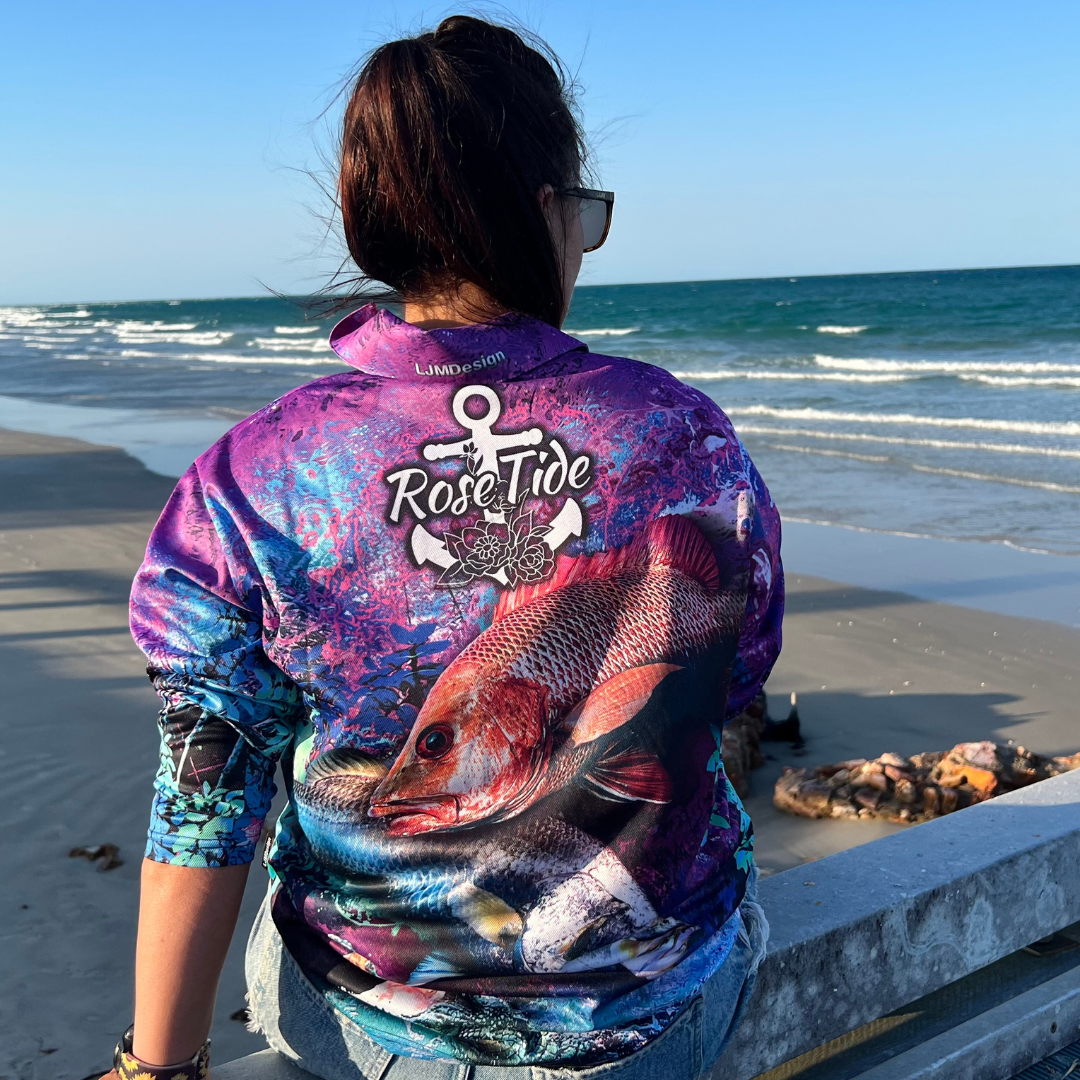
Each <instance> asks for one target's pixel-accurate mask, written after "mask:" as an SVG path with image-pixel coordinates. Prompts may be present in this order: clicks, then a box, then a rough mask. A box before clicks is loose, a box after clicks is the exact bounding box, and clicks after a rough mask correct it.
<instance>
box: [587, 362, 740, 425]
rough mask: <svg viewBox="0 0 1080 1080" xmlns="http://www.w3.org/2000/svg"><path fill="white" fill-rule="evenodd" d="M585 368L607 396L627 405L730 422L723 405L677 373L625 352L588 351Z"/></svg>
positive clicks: (630, 407) (607, 398)
mask: <svg viewBox="0 0 1080 1080" xmlns="http://www.w3.org/2000/svg"><path fill="white" fill-rule="evenodd" d="M587 370H591V372H592V373H593V375H594V377H595V378H596V380H597V383H598V384H599V385H601V386H602V387H603V389H604V395H605V398H606V400H607V401H608V402H609V403H611V404H613V405H615V404H619V405H622V406H623V407H625V408H627V409H639V410H642V409H643V410H650V409H655V408H657V407H660V408H668V409H674V410H680V409H683V410H691V411H693V412H695V413H701V412H704V413H706V414H709V415H713V416H716V417H718V418H720V417H722V418H723V420H724V422H725V423H729V424H730V421H728V419H727V416H726V415H725V413H724V411H723V409H722V408H721V407H720V405H718V404H717V402H716V401H714V400H713V399H712V398H711V397H709V396H708V394H705V393H703V392H702V391H700V390H698V389H697V388H695V387H693V386H690V385H689V384H688V383H685V382H683V381H682V379H681V378H679V375H678V373H676V372H672V371H669V370H668V369H667V368H664V367H660V366H659V365H658V364H650V363H649V362H648V361H646V360H633V359H631V358H630V357H626V356H607V355H605V354H603V353H594V352H590V353H589V354H588V360H587Z"/></svg>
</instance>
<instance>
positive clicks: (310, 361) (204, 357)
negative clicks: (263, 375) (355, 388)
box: [151, 353, 343, 367]
mask: <svg viewBox="0 0 1080 1080" xmlns="http://www.w3.org/2000/svg"><path fill="white" fill-rule="evenodd" d="M151 355H154V356H157V355H159V354H157V353H153V354H151ZM168 358H169V359H170V360H198V361H199V362H200V363H205V364H249V365H250V366H251V367H264V366H265V365H267V364H285V365H287V366H289V367H318V366H319V365H327V364H329V365H330V366H332V367H341V365H342V363H343V361H341V360H339V359H338V358H337V356H336V355H334V354H331V355H330V356H259V355H257V354H256V355H252V354H249V355H247V356H242V355H240V354H238V353H178V354H175V355H170V356H169V357H168Z"/></svg>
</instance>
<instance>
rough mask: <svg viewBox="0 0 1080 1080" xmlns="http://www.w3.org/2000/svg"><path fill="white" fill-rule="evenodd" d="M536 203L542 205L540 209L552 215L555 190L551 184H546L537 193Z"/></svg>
mask: <svg viewBox="0 0 1080 1080" xmlns="http://www.w3.org/2000/svg"><path fill="white" fill-rule="evenodd" d="M536 201H537V202H538V203H539V204H540V209H541V210H543V211H544V213H545V214H548V215H550V214H551V208H552V205H553V204H554V202H555V189H554V188H553V187H552V186H551V185H550V184H544V186H543V187H541V188H540V190H539V191H537V193H536Z"/></svg>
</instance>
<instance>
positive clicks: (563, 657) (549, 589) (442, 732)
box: [368, 515, 745, 836]
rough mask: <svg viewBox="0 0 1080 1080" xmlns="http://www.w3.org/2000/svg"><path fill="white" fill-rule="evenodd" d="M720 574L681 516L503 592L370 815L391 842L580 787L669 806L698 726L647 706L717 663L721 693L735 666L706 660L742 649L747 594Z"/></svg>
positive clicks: (507, 813)
mask: <svg viewBox="0 0 1080 1080" xmlns="http://www.w3.org/2000/svg"><path fill="white" fill-rule="evenodd" d="M719 580H720V578H719V571H718V568H717V565H716V559H715V557H714V555H713V553H712V551H711V549H710V548H709V545H708V543H707V542H706V540H705V538H704V536H703V535H702V533H701V532H700V531H699V529H698V528H697V527H696V526H695V525H694V524H693V523H692V522H691V521H690V520H689V519H688V518H685V517H679V516H676V515H672V516H668V517H662V518H660V519H658V520H657V521H655V522H653V523H652V524H651V525H649V526H648V527H647V528H646V529H645V531H644V532H643V533H642V534H641V535H640V536H639V537H638V538H637V539H635V540H634V541H632V542H631V543H629V544H627V545H626V546H624V547H622V548H617V549H615V550H612V551H609V552H605V553H602V554H599V555H592V556H582V557H579V558H567V557H563V558H562V559H560V560H559V564H558V567H557V569H556V572H555V574H554V576H553V577H552V578H551V579H549V580H548V581H546V582H544V583H542V584H540V585H534V586H527V587H523V588H519V589H517V590H515V591H514V592H511V593H506V594H504V596H503V597H502V598H501V599H500V601H499V603H498V605H497V607H496V610H495V617H494V622H493V623H492V625H491V626H490V627H489V628H488V629H487V630H485V631H484V632H483V633H481V634H480V635H479V636H478V637H477V638H476V639H475V640H474V641H473V642H472V643H471V644H470V645H468V646H467V647H466V648H465V649H464V651H463V652H462V653H461V654H460V655H459V656H458V657H457V658H456V659H455V660H454V661H453V663H451V664H450V666H449V667H448V668H447V669H446V671H445V672H444V673H443V674H442V675H441V677H440V678H439V679H438V681H437V682H436V683H435V685H434V687H433V688H432V690H431V692H430V694H429V695H428V698H427V700H426V701H425V702H424V705H423V707H422V708H421V710H420V713H419V715H418V716H417V718H416V721H415V723H414V724H413V727H412V731H411V733H410V735H409V738H408V739H407V740H406V742H405V744H404V747H403V748H402V750H401V753H400V754H399V756H398V757H397V760H396V761H394V763H393V765H392V766H391V768H390V770H389V772H388V773H387V775H386V776H385V778H383V779H382V780H381V781H380V782H379V784H378V786H377V787H376V788H375V790H374V792H373V794H372V797H371V801H370V805H369V809H368V813H369V815H370V816H371V817H374V818H388V819H389V832H390V834H391V835H397V836H407V835H414V834H417V833H423V832H428V831H431V830H437V829H446V828H453V827H459V826H470V825H475V824H477V823H479V822H481V821H485V820H490V819H495V820H502V819H506V818H510V817H512V816H514V815H515V814H519V813H521V812H522V811H523V810H524V809H526V808H527V807H529V806H532V805H533V804H535V803H536V802H538V801H539V800H540V799H542V798H544V797H545V796H546V795H548V794H550V793H552V792H554V791H558V790H560V789H562V788H563V787H565V786H566V785H567V784H569V783H571V782H574V781H579V780H580V781H581V782H583V783H585V784H586V785H588V786H589V788H590V789H591V790H593V791H594V792H596V793H597V794H599V795H601V796H603V797H606V798H609V799H614V800H627V801H644V802H653V803H659V804H663V803H666V802H668V801H669V800H670V799H671V796H672V783H673V781H672V777H671V775H670V773H669V771H668V769H667V768H666V767H665V764H664V756H665V753H664V751H665V748H666V747H668V746H669V744H670V741H671V738H672V737H673V736H674V734H675V733H674V732H673V731H672V730H671V728H672V726H673V724H674V723H675V722H676V721H679V720H680V719H681V720H683V721H687V722H689V721H692V720H693V719H694V718H690V717H685V716H684V717H681V718H680V717H679V716H678V711H677V709H673V708H671V707H670V705H669V706H668V707H666V708H663V709H659V710H653V712H654V713H659V714H660V716H659V719H657V717H656V716H652V717H646V716H645V713H646V712H647V706H648V705H649V702H650V699H652V698H653V696H654V695H655V694H656V693H657V691H658V688H661V687H662V686H663V685H664V684H665V682H669V681H674V680H675V679H676V676H677V675H679V674H680V673H683V672H684V671H685V670H686V669H687V668H691V667H697V668H699V669H700V668H702V667H703V666H711V667H714V669H715V677H716V682H717V687H716V689H717V693H716V695H715V697H714V704H715V702H716V701H717V700H722V696H723V691H724V683H723V680H724V679H725V678H726V675H727V670H726V665H724V664H722V663H716V664H714V665H708V664H703V662H704V661H707V660H708V659H709V658H710V656H711V657H712V658H713V659H714V660H716V659H718V657H717V656H716V652H717V649H718V648H720V647H722V646H723V645H724V644H725V643H728V644H730V646H732V647H733V645H734V642H735V640H736V639H737V637H738V633H739V629H740V625H741V618H742V613H743V608H744V605H745V594H743V593H741V592H734V591H723V590H721V589H720V588H719ZM694 674H695V676H696V677H697V678H700V677H701V675H702V673H701V672H700V671H698V672H695V673H694ZM705 677H708V675H707V673H705ZM639 718H641V720H642V722H641V723H636V721H637V720H638V719H639ZM706 720H707V717H704V716H698V717H697V718H696V722H697V723H698V724H702V723H704V722H706Z"/></svg>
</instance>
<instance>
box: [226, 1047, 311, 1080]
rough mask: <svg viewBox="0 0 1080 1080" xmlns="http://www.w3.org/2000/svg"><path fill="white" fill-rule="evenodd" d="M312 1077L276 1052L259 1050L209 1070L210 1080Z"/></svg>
mask: <svg viewBox="0 0 1080 1080" xmlns="http://www.w3.org/2000/svg"><path fill="white" fill-rule="evenodd" d="M312 1076H313V1074H312V1073H309V1072H308V1071H307V1069H301V1068H300V1067H299V1066H297V1065H294V1064H293V1063H292V1062H291V1061H289V1059H288V1058H284V1057H282V1056H281V1055H280V1054H279V1053H278V1052H277V1051H276V1050H260V1051H259V1053H257V1054H248V1056H247V1057H242V1058H237V1059H236V1060H235V1061H227V1062H225V1064H224V1065H213V1066H211V1068H210V1080H312Z"/></svg>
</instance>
